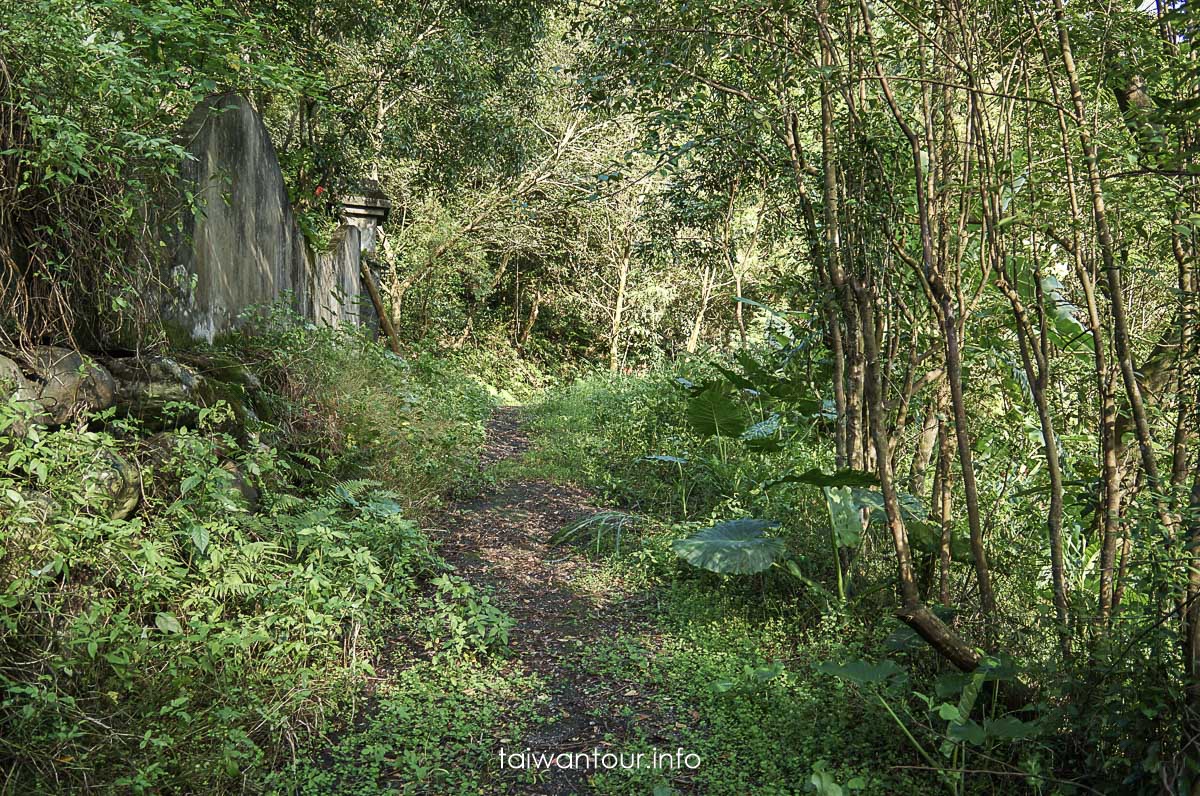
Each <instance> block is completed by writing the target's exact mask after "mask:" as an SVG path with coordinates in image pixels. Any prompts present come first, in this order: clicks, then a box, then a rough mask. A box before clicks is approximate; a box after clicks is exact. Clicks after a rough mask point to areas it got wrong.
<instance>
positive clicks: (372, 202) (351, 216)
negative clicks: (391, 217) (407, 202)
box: [342, 180, 392, 254]
mask: <svg viewBox="0 0 1200 796" xmlns="http://www.w3.org/2000/svg"><path fill="white" fill-rule="evenodd" d="M391 209H392V203H391V201H389V200H388V198H387V196H386V195H385V194H384V193H383V191H381V190H380V189H379V183H377V182H375V181H374V180H371V181H368V182H366V183H364V184H363V186H362V187H361V188H360V189H359V192H358V193H357V194H355V195H352V196H347V197H345V198H344V199H342V223H343V224H348V225H350V226H352V227H358V231H359V245H360V246H362V251H363V253H364V254H374V253H375V247H376V243H377V242H378V240H379V228H380V227H382V226H383V222H385V221H387V217H388V213H389V212H391Z"/></svg>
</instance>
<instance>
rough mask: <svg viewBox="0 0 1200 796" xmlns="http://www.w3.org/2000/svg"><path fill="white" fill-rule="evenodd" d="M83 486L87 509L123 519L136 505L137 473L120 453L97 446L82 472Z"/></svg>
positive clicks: (139, 474) (137, 499)
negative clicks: (94, 456)
mask: <svg viewBox="0 0 1200 796" xmlns="http://www.w3.org/2000/svg"><path fill="white" fill-rule="evenodd" d="M83 486H84V498H85V500H86V501H87V505H88V508H89V509H91V510H92V511H94V512H96V513H98V514H103V515H105V516H107V517H110V518H111V519H114V520H123V519H126V518H127V517H129V515H131V514H133V511H134V509H136V508H137V506H138V501H139V499H140V498H141V473H140V472H139V471H138V469H137V467H135V466H134V465H133V464H131V463H130V462H129V461H128V460H127V459H125V458H124V457H122V456H118V455H117V454H116V453H113V452H112V451H109V450H100V451H97V452H96V458H95V461H94V462H93V464H92V466H91V467H89V468H88V470H87V472H86V473H84V476H83Z"/></svg>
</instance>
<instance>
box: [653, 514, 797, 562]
mask: <svg viewBox="0 0 1200 796" xmlns="http://www.w3.org/2000/svg"><path fill="white" fill-rule="evenodd" d="M778 525H779V523H778V522H775V521H773V520H759V519H752V518H748V517H747V518H743V519H739V520H728V521H726V522H721V523H717V524H716V525H713V526H711V527H709V528H705V529H703V530H701V531H699V532H698V533H696V534H694V535H692V536H690V537H688V538H687V539H679V540H677V541H676V542H674V544H673V545H672V547H673V548H674V550H675V553H676V554H677V555H678V556H679V557H680V558H682V559H684V560H685V561H687V562H688V563H689V564H691V565H692V566H694V567H700V568H701V569H707V570H708V571H709V572H716V573H719V574H722V575H749V574H753V573H756V572H762V571H764V570H766V569H769V568H770V567H771V566H772V565H773V564H775V563H776V561H778V560H779V559H780V558H781V557H783V556H784V554H785V553H786V552H787V546H786V545H785V544H784V543H783V540H782V539H777V538H775V537H773V536H767V535H766V534H765V533H764V531H766V530H767V529H768V528H774V527H777V526H778Z"/></svg>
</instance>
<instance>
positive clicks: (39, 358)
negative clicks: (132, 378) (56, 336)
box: [29, 346, 116, 425]
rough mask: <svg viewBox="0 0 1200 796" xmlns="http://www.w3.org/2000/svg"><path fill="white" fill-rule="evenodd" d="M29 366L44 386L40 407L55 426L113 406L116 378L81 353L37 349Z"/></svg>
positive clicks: (61, 349) (64, 349)
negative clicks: (114, 379)
mask: <svg viewBox="0 0 1200 796" xmlns="http://www.w3.org/2000/svg"><path fill="white" fill-rule="evenodd" d="M29 364H30V368H31V369H32V370H33V372H34V375H35V376H36V377H37V379H38V380H39V381H40V382H41V386H40V388H39V390H38V403H40V404H41V405H42V409H43V410H45V412H46V415H47V417H48V420H47V422H48V423H50V424H52V425H61V424H63V423H65V422H67V421H68V420H70V419H71V418H72V417H76V416H78V415H82V414H86V413H89V412H98V411H100V410H102V409H107V408H109V407H110V406H112V405H113V401H114V398H115V397H116V383H115V382H114V381H113V377H112V374H110V373H109V372H108V371H107V370H106V369H105V368H104V367H103V366H101V365H99V364H98V363H96V362H94V361H93V360H92V359H90V358H88V357H86V356H84V355H83V354H80V353H79V352H78V351H72V350H70V349H68V348H58V347H57V346H39V347H37V348H35V349H33V352H32V353H31V355H30V357H29Z"/></svg>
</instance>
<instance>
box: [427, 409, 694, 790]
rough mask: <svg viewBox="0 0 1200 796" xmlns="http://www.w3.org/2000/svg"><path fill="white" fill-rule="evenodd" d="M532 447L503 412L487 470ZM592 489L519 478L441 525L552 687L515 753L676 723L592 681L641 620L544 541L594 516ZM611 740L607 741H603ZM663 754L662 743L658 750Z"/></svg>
mask: <svg viewBox="0 0 1200 796" xmlns="http://www.w3.org/2000/svg"><path fill="white" fill-rule="evenodd" d="M528 448H529V440H528V438H527V437H526V436H525V434H524V432H523V431H522V428H521V418H520V414H519V410H518V409H515V408H512V407H505V408H501V409H499V410H497V412H496V413H495V415H493V417H492V419H491V421H490V422H489V424H488V432H487V444H486V448H485V451H484V453H483V457H482V466H483V467H485V468H486V467H490V466H491V465H493V464H496V463H497V462H501V461H504V460H506V459H511V458H515V457H518V456H520V455H521V454H522V453H524V452H525V451H526V450H527V449H528ZM593 500H594V498H593V496H592V495H590V494H589V493H587V492H586V491H584V490H582V489H579V488H576V487H571V486H564V485H561V484H555V483H551V482H547V481H534V480H514V481H511V482H508V483H504V484H502V485H500V486H499V487H497V488H496V489H494V490H489V491H487V492H485V493H484V494H481V495H479V496H478V497H475V498H473V499H470V500H466V501H462V502H459V503H456V504H454V505H453V506H451V507H450V509H449V510H448V512H447V514H446V516H445V518H444V519H443V522H442V527H443V528H445V529H446V530H444V531H442V532H440V538H439V540H438V541H439V546H440V550H441V553H442V555H443V556H444V557H445V558H446V560H448V561H449V562H451V563H452V564H454V566H455V567H456V568H457V570H458V574H459V575H461V576H462V577H464V578H466V579H467V580H469V581H471V582H472V584H474V585H476V586H490V587H491V588H492V589H493V590H494V593H495V596H496V599H497V601H498V602H499V603H500V605H501V606H503V608H504V609H505V610H506V611H508V612H509V613H510V614H511V616H512V617H513V618H514V619H515V620H516V621H517V625H516V627H515V628H514V629H513V631H512V634H511V637H512V650H513V654H514V656H515V658H516V660H517V662H518V664H519V665H520V666H522V667H523V668H524V669H525V670H526V671H527V672H532V673H536V674H537V675H539V676H540V677H541V678H542V679H543V680H544V681H545V682H546V683H547V684H549V686H548V687H549V688H550V702H549V707H548V709H547V711H546V715H548V716H549V717H551V721H549V722H548V723H546V724H544V725H542V726H540V727H537V728H536V729H535V730H534V731H533V732H531V733H530V734H529V735H527V736H526V737H525V738H523V739H520V741H519V742H518V743H514V744H512V745H511V747H509V748H510V749H513V750H514V751H524V750H525V749H526V748H527V747H528V748H529V749H530V750H531V751H534V752H555V753H559V752H582V753H590V752H591V750H592V749H593V748H596V747H600V748H602V749H603V748H610V749H612V750H613V751H614V752H616V751H620V750H621V747H622V741H623V740H624V739H625V738H628V737H632V736H633V735H634V732H633V723H634V722H637V724H638V729H639V730H640V732H639V733H638V734H640V735H641V736H642V737H645V738H648V739H651V740H652V742H653V739H655V738H664V736H663V734H661V733H660V732H659V728H660V727H662V728H665V727H667V726H670V724H671V723H673V717H671V716H665V715H661V711H659V710H658V709H657V708H656V706H655V705H653V704H651V703H650V701H649V698H648V695H647V694H645V693H644V691H643V689H642V688H641V687H640V686H639V685H637V684H630V683H620V682H615V681H613V680H612V679H609V678H606V677H603V676H599V675H596V674H593V673H590V672H588V671H587V670H586V668H585V667H584V666H583V665H582V663H581V658H582V656H583V655H584V654H585V653H586V652H587V651H589V650H591V649H593V648H594V647H595V645H596V644H597V643H598V642H599V641H601V640H611V639H612V638H613V637H614V636H616V635H617V633H618V632H619V630H620V629H621V628H622V627H628V626H630V624H631V623H633V622H637V621H639V615H640V612H639V610H638V607H637V606H636V604H632V602H631V601H629V600H620V601H616V602H610V601H609V599H607V596H606V595H604V594H596V593H592V592H590V591H588V590H586V589H584V588H582V587H581V585H580V581H581V579H582V578H583V577H584V576H586V575H587V574H588V572H589V570H591V569H593V568H594V567H595V566H596V565H595V564H593V563H592V562H590V561H588V560H587V559H586V558H584V557H583V556H581V555H578V554H576V553H574V552H572V551H571V550H569V549H567V548H561V547H560V548H552V547H550V546H549V545H547V544H546V540H547V539H548V538H549V537H550V536H551V535H552V534H553V533H554V532H555V531H557V530H558V529H560V528H562V527H563V526H564V525H567V524H568V523H570V522H573V521H574V520H577V519H579V518H581V517H583V516H586V515H588V514H591V513H594V512H595V511H596V508H595V507H594V506H593V505H592V501H593ZM606 735H611V738H609V739H608V740H606V737H605V736H606ZM662 745H663V746H665V745H666V744H665V743H664V744H662ZM587 777H588V773H587V772H582V771H572V770H555V769H550V770H549V771H548V772H547V777H546V779H545V780H543V781H542V782H541V783H540V784H538V785H537V786H527V785H517V784H516V783H513V784H512V785H511V786H510V791H509V792H515V793H536V794H547V795H555V796H557V795H558V794H574V793H587V792H589V791H590V789H589V787H588V784H587Z"/></svg>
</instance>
